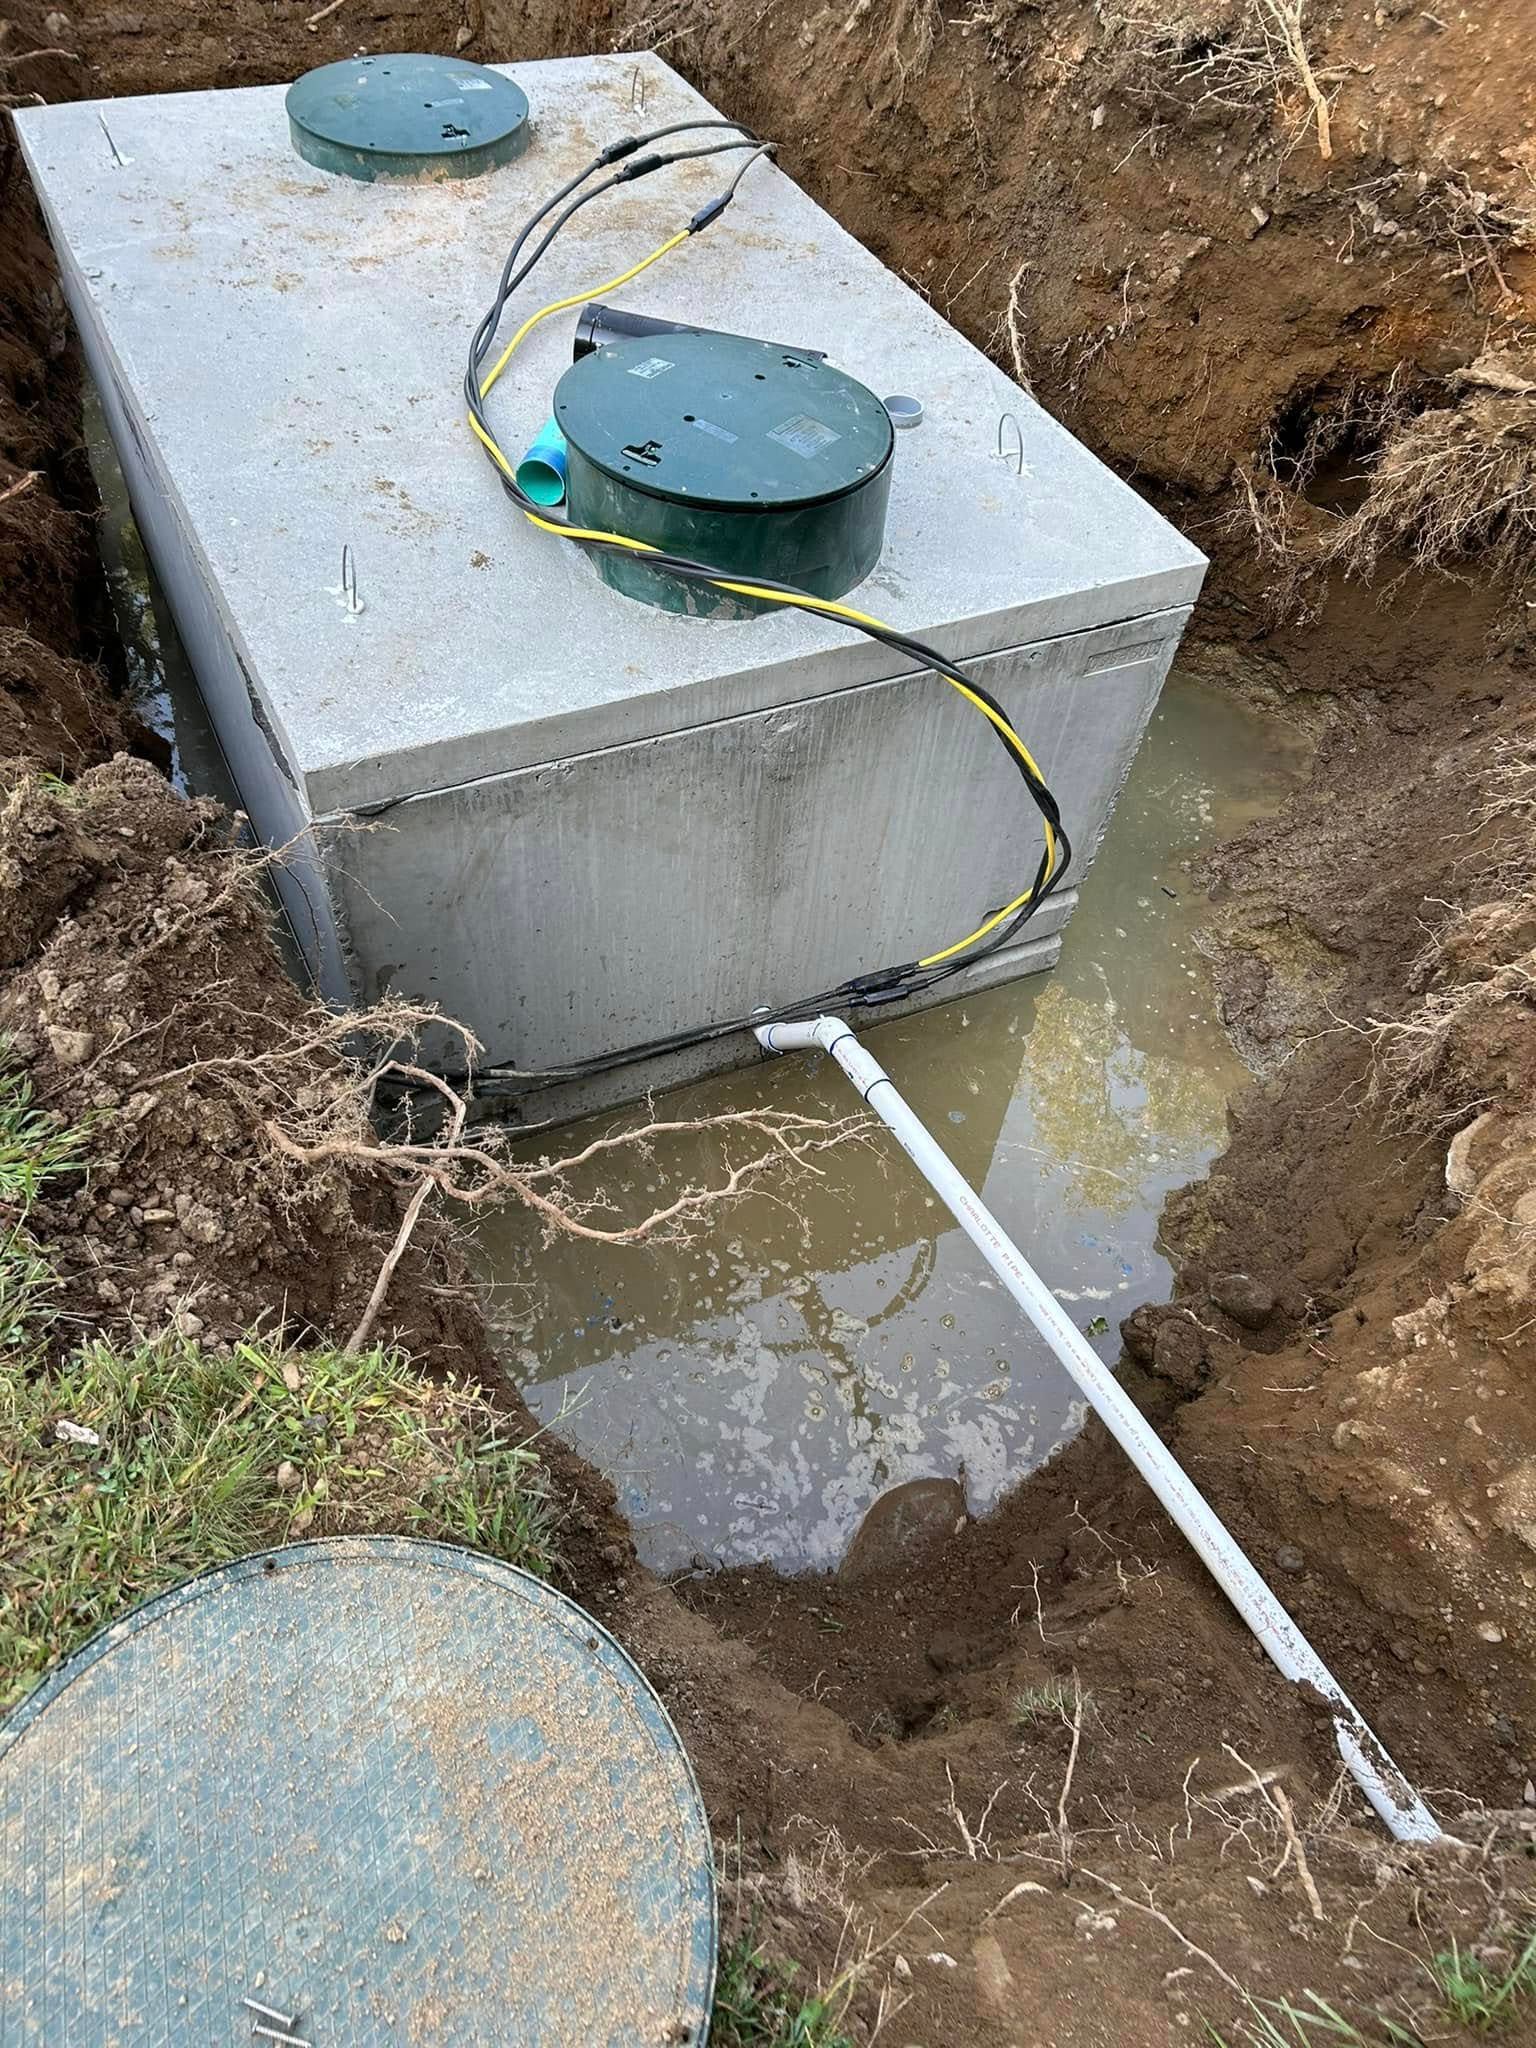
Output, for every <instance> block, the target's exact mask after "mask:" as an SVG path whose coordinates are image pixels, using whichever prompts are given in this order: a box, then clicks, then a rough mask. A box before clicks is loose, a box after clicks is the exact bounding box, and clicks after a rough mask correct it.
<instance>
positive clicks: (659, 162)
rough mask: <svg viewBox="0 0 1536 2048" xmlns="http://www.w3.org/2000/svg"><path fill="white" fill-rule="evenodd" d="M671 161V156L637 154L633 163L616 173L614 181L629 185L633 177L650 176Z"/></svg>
mask: <svg viewBox="0 0 1536 2048" xmlns="http://www.w3.org/2000/svg"><path fill="white" fill-rule="evenodd" d="M670 161H671V159H670V157H664V156H655V155H651V156H637V157H636V158H635V160H634V162H633V163H628V164H626V165H625V166H624V168H623V170H622V171H618V172H616V173H615V174H614V183H615V184H618V185H627V184H628V182H629V180H630V179H631V178H646V177H649V176H650V174H651V172H652V171H659V170H661V169H663V168H664V166H665V165H666V164H668V163H670Z"/></svg>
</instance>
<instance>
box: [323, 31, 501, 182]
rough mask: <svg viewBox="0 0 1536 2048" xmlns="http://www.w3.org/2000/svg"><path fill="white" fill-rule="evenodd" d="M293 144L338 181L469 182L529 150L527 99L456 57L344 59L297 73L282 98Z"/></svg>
mask: <svg viewBox="0 0 1536 2048" xmlns="http://www.w3.org/2000/svg"><path fill="white" fill-rule="evenodd" d="M286 105H287V108H288V127H289V130H290V132H291V134H292V136H293V146H294V148H295V149H296V150H297V151H298V152H299V155H300V156H301V157H303V158H304V160H305V162H306V163H311V164H314V165H315V166H316V168H317V169H319V170H322V171H338V172H340V174H341V175H342V177H344V178H361V179H362V180H364V182H365V183H371V182H372V180H373V179H375V178H421V177H428V178H477V177H479V176H480V175H481V173H482V172H484V171H490V170H494V169H495V168H496V167H497V165H498V164H507V163H510V162H511V161H512V159H513V157H515V156H521V155H522V153H523V151H524V150H525V149H526V148H527V147H528V142H529V131H528V96H527V94H526V93H525V92H523V90H522V88H521V87H520V86H516V85H514V84H513V83H512V80H511V79H510V78H504V77H503V76H502V74H501V73H500V72H499V71H488V70H486V68H485V66H484V65H483V64H464V63H460V62H459V60H458V59H457V58H455V57H423V56H380V57H352V58H347V59H345V60H344V61H343V62H341V63H339V64H322V65H321V66H320V68H319V70H318V71H306V72H305V74H304V76H303V77H302V78H301V79H299V80H298V81H297V83H296V84H294V85H291V86H289V88H288V97H287V101H286Z"/></svg>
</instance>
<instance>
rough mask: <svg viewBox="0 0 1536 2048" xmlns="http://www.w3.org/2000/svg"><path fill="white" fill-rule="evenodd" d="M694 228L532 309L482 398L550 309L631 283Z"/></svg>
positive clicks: (483, 387) (485, 385)
mask: <svg viewBox="0 0 1536 2048" xmlns="http://www.w3.org/2000/svg"><path fill="white" fill-rule="evenodd" d="M691 232H692V230H691V229H689V228H684V229H683V230H682V231H681V233H679V234H676V235H673V237H672V238H671V240H670V241H666V242H663V243H662V245H661V247H660V248H659V249H653V250H652V251H651V253H650V255H649V256H645V257H642V258H641V260H640V262H638V263H636V264H634V265H633V266H632V267H631V268H630V269H628V270H626V271H623V272H621V274H620V275H619V276H618V277H610V278H609V280H608V282H607V283H606V284H595V285H593V286H592V288H591V290H590V291H585V292H573V293H572V295H571V297H570V298H568V299H556V300H555V302H554V304H553V305H552V306H541V307H540V308H539V310H538V312H537V313H530V314H529V316H528V318H527V319H526V320H525V321H524V322H523V324H522V326H521V327H519V329H518V330H517V332H516V334H514V335H513V337H512V339H511V340H510V341H509V342H508V343H507V345H506V347H505V348H504V349H503V350H502V352H501V354H500V355H499V356H498V357H497V359H496V367H495V368H494V369H493V370H492V371H491V374H490V375H489V376H488V377H487V378H486V380H485V382H484V383H483V384H482V385H481V386H480V396H481V397H482V398H484V397H485V396H486V394H487V393H488V392H489V390H490V388H491V386H492V385H493V384H494V383H495V382H496V379H497V378H498V377H499V376H500V375H501V373H502V371H503V370H504V369H505V368H506V367H507V365H508V363H510V362H511V360H512V357H513V355H514V354H515V353H516V351H517V349H518V348H519V346H520V345H521V343H522V342H523V341H524V340H525V339H526V338H527V336H528V335H530V334H531V333H532V332H533V330H534V328H535V327H537V326H538V324H539V322H540V321H541V320H547V319H548V318H549V316H550V314H551V313H564V312H566V311H568V309H569V308H570V307H572V306H584V305H585V304H586V303H587V301H588V299H597V298H601V297H602V295H603V294H604V292H616V291H617V290H618V288H619V286H620V285H621V284H628V283H629V281H630V279H631V278H632V277H638V276H639V275H640V273H641V271H642V270H649V269H650V267H651V265H652V264H653V263H659V262H660V261H661V259H662V257H663V256H665V255H666V253H667V251H668V250H669V249H675V248H676V247H677V245H678V243H679V242H686V241H687V239H688V237H689V234H690V233H691Z"/></svg>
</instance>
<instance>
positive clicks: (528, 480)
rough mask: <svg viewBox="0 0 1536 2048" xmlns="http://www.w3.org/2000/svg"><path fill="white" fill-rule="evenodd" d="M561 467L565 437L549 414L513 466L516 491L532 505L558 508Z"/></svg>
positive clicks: (562, 488) (561, 490)
mask: <svg viewBox="0 0 1536 2048" xmlns="http://www.w3.org/2000/svg"><path fill="white" fill-rule="evenodd" d="M565 464H566V453H565V436H564V434H562V433H561V431H560V428H559V426H558V425H557V424H556V421H555V416H554V414H553V413H551V414H550V416H549V418H548V419H547V420H546V421H545V422H544V424H543V426H542V427H540V429H539V432H538V436H537V438H536V439H535V440H534V441H533V442H532V443H531V444H530V446H529V449H528V452H527V454H526V455H525V456H524V457H523V459H522V461H521V462H520V463H519V464H518V465H517V470H516V476H517V487H518V489H519V490H520V491H523V492H526V494H527V495H528V496H529V497H530V498H532V500H533V502H534V503H535V505H558V504H559V503H560V500H561V499H562V498H563V497H564V496H565Z"/></svg>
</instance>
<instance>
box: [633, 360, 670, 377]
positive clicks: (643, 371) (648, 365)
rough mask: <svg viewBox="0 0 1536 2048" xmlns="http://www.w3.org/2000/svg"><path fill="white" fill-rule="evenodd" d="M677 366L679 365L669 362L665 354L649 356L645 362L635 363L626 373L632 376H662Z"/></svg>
mask: <svg viewBox="0 0 1536 2048" xmlns="http://www.w3.org/2000/svg"><path fill="white" fill-rule="evenodd" d="M676 367H677V365H676V364H675V363H669V362H668V361H667V359H666V357H665V356H647V357H646V359H645V361H644V362H643V363H635V364H634V365H633V366H632V367H631V368H630V369H629V370H628V371H627V372H626V374H627V375H628V376H631V377H660V376H662V375H663V374H664V373H665V372H666V371H668V370H672V369H675V368H676Z"/></svg>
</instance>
